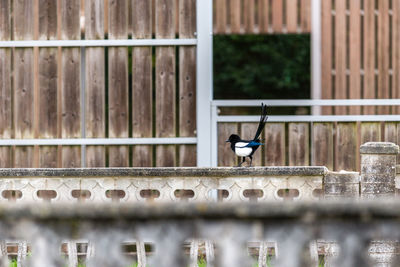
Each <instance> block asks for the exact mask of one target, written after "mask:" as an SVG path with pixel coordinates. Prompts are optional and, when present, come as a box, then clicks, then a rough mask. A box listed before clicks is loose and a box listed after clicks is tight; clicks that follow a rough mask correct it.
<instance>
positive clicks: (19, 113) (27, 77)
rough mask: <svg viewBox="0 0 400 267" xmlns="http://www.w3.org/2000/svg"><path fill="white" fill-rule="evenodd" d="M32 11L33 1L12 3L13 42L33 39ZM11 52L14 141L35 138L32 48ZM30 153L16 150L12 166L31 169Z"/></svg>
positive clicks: (17, 49) (28, 147) (25, 149)
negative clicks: (12, 57) (12, 54)
mask: <svg viewBox="0 0 400 267" xmlns="http://www.w3.org/2000/svg"><path fill="white" fill-rule="evenodd" d="M33 9H34V1H31V0H25V1H14V8H13V10H14V39H15V40H32V39H33V36H34V32H33V30H34V29H33V25H34V15H33ZM14 51H15V52H14V138H17V139H25V138H34V127H33V126H34V113H35V110H34V81H33V76H34V68H33V61H34V60H33V48H16V49H15V50H14ZM21 107H24V108H23V109H22V108H21ZM33 151H34V148H33V146H27V147H16V148H15V153H14V167H33V154H34V153H33Z"/></svg>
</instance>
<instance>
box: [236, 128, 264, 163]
mask: <svg viewBox="0 0 400 267" xmlns="http://www.w3.org/2000/svg"><path fill="white" fill-rule="evenodd" d="M257 127H258V123H242V124H241V125H240V128H241V130H240V133H241V134H240V137H241V138H242V139H244V140H252V139H253V138H254V135H255V133H256V131H257ZM261 142H262V143H264V141H261ZM262 150H263V146H260V147H259V148H258V149H257V151H256V152H255V153H254V154H253V163H252V166H262V165H263V164H262ZM246 161H247V163H246V164H249V163H250V159H249V158H246ZM242 166H247V165H245V163H243V165H242Z"/></svg>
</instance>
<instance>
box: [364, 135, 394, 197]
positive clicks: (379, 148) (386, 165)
mask: <svg viewBox="0 0 400 267" xmlns="http://www.w3.org/2000/svg"><path fill="white" fill-rule="evenodd" d="M360 153H361V184H360V185H361V186H360V187H361V192H360V194H361V197H362V198H389V197H394V195H395V178H396V157H397V154H398V153H399V146H398V145H396V144H394V143H385V142H369V143H365V144H363V145H362V146H361V148H360Z"/></svg>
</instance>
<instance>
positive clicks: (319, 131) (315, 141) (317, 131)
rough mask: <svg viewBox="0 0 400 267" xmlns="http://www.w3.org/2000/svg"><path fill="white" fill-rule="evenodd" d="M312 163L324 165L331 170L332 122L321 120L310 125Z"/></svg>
mask: <svg viewBox="0 0 400 267" xmlns="http://www.w3.org/2000/svg"><path fill="white" fill-rule="evenodd" d="M312 127H313V130H312V135H313V137H312V146H311V147H312V163H311V164H312V165H313V166H325V167H327V168H328V169H329V170H333V151H334V149H333V147H334V145H333V123H330V122H321V123H313V125H312Z"/></svg>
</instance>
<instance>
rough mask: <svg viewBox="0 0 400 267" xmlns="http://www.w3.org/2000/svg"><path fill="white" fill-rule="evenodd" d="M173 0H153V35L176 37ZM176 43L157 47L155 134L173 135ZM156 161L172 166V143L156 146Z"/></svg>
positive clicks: (158, 164)
mask: <svg viewBox="0 0 400 267" xmlns="http://www.w3.org/2000/svg"><path fill="white" fill-rule="evenodd" d="M174 4H175V1H174V0H156V38H158V39H160V38H174V37H175V27H174V26H175V24H174V23H175V15H176V14H175V5H174ZM175 55H176V53H175V47H168V46H167V47H156V137H175V136H176V116H175V114H176V113H175V112H176V100H175V97H176V95H175V94H176V78H175V70H176V67H175V66H176V62H175ZM156 155H157V156H156V165H157V166H160V167H166V166H175V165H176V153H175V146H174V145H162V146H157V147H156Z"/></svg>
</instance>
